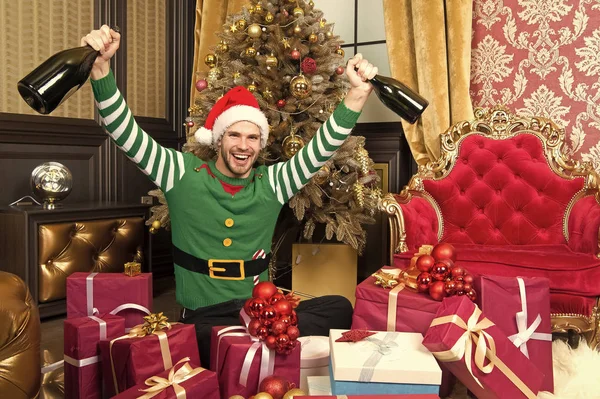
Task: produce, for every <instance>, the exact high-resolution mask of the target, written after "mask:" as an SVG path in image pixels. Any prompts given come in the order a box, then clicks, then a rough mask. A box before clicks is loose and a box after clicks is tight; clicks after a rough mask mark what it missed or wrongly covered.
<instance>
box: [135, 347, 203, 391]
mask: <svg viewBox="0 0 600 399" xmlns="http://www.w3.org/2000/svg"><path fill="white" fill-rule="evenodd" d="M189 360H190V358H189V357H184V358H183V359H181V360H180V361H178V362H177V363H175V366H177V365H178V364H179V363H183V362H186V363H185V364H184V365H183V366H181V368H180V369H179V370H177V371H175V366H173V367H172V368H171V371H169V375H168V377H167V378H163V377H158V376H153V377H150V378H148V379H147V380H146V381H145V382H144V384H146V385H148V386H149V387H150V388H146V389H140V391H142V392H146V394H144V395H142V396H138V398H137V399H150V398H153V397H155V396H156V395H158V394H159V393H161V392H162V391H164V390H165V389H167V388H168V387H171V386H172V387H173V390H174V391H175V395H176V398H177V399H185V398H186V392H185V388H183V387H182V386H180V385H179V384H180V383H182V382H184V381H186V380H189V379H190V378H192V377H194V376H196V375H198V374H200V373H202V372H203V371H206V369H203V368H202V367H197V368H192V366H191V365H190V364H189V363H187V362H189Z"/></svg>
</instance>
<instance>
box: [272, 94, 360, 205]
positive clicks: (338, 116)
mask: <svg viewBox="0 0 600 399" xmlns="http://www.w3.org/2000/svg"><path fill="white" fill-rule="evenodd" d="M359 116H360V112H355V111H352V110H350V109H348V108H347V107H346V106H345V105H344V103H343V102H342V103H341V104H340V105H338V107H337V108H336V109H335V111H334V112H333V114H332V115H331V116H330V117H329V119H327V121H325V123H324V124H323V125H321V127H320V128H319V130H318V131H317V133H316V134H315V135H314V137H313V138H312V139H311V140H310V141H309V142H308V144H307V145H305V146H304V147H303V148H302V149H301V150H300V151H298V152H297V153H296V155H294V156H293V157H292V158H291V159H290V160H289V161H286V162H280V163H276V164H274V165H271V166H269V167H268V168H267V171H268V175H269V183H270V184H271V188H273V191H275V194H277V199H278V201H279V202H280V203H281V204H284V203H286V202H287V201H289V199H290V198H292V196H294V194H296V193H297V192H298V191H300V189H301V188H302V187H304V185H305V184H306V183H308V181H309V180H310V178H311V177H312V176H313V175H314V174H315V173H317V171H318V170H319V169H320V168H321V166H323V165H324V164H325V162H327V161H328V160H329V159H330V158H331V157H332V156H333V154H334V153H335V151H336V150H337V149H338V148H339V147H340V146H341V145H342V143H343V142H344V141H345V140H346V138H347V137H348V135H349V134H350V132H351V131H352V128H353V127H354V125H355V124H356V121H357V120H358V117H359Z"/></svg>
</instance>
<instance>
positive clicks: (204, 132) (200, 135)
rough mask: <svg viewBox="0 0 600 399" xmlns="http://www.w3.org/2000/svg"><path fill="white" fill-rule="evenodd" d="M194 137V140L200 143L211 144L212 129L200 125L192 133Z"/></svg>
mask: <svg viewBox="0 0 600 399" xmlns="http://www.w3.org/2000/svg"><path fill="white" fill-rule="evenodd" d="M194 137H195V138H196V141H197V142H198V143H200V144H204V145H211V144H212V139H213V135H212V131H210V130H208V129H207V128H205V127H204V126H201V127H200V128H199V129H198V130H196V133H194Z"/></svg>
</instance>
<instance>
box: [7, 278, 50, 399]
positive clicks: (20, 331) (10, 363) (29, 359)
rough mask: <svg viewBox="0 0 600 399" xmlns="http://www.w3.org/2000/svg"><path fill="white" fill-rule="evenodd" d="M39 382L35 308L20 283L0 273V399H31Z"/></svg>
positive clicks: (37, 333) (34, 395) (18, 279)
mask: <svg viewBox="0 0 600 399" xmlns="http://www.w3.org/2000/svg"><path fill="white" fill-rule="evenodd" d="M40 379H41V376H40V318H39V314H38V309H37V306H36V304H35V302H34V301H33V298H32V297H31V294H30V293H29V290H28V289H27V286H26V285H25V283H24V282H23V280H21V279H20V278H19V277H17V276H15V275H14V274H11V273H6V272H2V271H0V397H2V398H7V399H8V398H10V399H21V398H35V397H36V396H37V395H38V392H39V390H40Z"/></svg>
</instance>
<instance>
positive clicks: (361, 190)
mask: <svg viewBox="0 0 600 399" xmlns="http://www.w3.org/2000/svg"><path fill="white" fill-rule="evenodd" d="M352 191H353V192H354V199H355V200H356V203H357V204H358V206H359V207H361V208H364V207H365V186H363V185H362V184H360V183H358V182H356V183H354V185H353V186H352Z"/></svg>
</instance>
